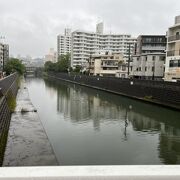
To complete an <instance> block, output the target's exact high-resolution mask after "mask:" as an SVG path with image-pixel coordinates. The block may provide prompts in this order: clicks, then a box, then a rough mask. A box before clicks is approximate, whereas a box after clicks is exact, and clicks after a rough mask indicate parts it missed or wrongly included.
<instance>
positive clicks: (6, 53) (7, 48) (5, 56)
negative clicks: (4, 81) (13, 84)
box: [3, 44, 9, 65]
mask: <svg viewBox="0 0 180 180" xmlns="http://www.w3.org/2000/svg"><path fill="white" fill-rule="evenodd" d="M3 55H4V65H6V63H7V62H8V60H9V45H8V44H4V54H3Z"/></svg>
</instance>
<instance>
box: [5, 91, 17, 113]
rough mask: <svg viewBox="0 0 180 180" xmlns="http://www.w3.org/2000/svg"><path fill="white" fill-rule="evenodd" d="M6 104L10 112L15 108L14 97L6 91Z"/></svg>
mask: <svg viewBox="0 0 180 180" xmlns="http://www.w3.org/2000/svg"><path fill="white" fill-rule="evenodd" d="M7 104H8V107H9V109H10V111H11V113H13V112H14V110H15V108H16V98H15V97H14V96H13V95H12V93H11V92H8V94H7Z"/></svg>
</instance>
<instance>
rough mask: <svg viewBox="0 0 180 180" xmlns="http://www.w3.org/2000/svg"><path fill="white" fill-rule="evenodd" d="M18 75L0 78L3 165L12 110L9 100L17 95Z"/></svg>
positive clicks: (0, 123)
mask: <svg viewBox="0 0 180 180" xmlns="http://www.w3.org/2000/svg"><path fill="white" fill-rule="evenodd" d="M17 80H18V75H17V74H16V73H14V74H12V75H10V76H8V77H6V78H4V79H2V80H0V166H2V162H3V157H4V151H5V147H6V142H7V136H8V131H9V124H10V120H11V111H10V108H9V106H8V101H10V100H11V99H12V98H15V97H16V94H17V91H18V83H17Z"/></svg>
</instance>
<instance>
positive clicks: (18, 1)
mask: <svg viewBox="0 0 180 180" xmlns="http://www.w3.org/2000/svg"><path fill="white" fill-rule="evenodd" d="M176 15H180V0H0V36H5V37H6V40H5V41H6V42H7V43H9V45H10V54H13V55H15V56H16V55H17V54H21V55H23V56H26V55H31V56H32V57H38V56H39V57H42V56H44V55H45V54H47V53H48V51H49V48H51V47H54V48H56V36H57V35H58V34H62V33H63V32H64V28H66V27H70V28H71V29H72V30H76V29H83V30H88V31H95V26H96V23H97V22H98V20H103V21H104V24H105V32H110V31H111V32H112V33H113V32H114V33H129V34H131V35H132V36H134V37H136V36H138V35H140V34H165V33H166V31H167V29H168V27H169V26H171V25H173V24H174V17H175V16H176Z"/></svg>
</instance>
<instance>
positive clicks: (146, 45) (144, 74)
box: [130, 35, 167, 80]
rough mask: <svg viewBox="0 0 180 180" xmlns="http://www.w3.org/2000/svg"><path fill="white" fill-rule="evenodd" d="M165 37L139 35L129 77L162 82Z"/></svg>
mask: <svg viewBox="0 0 180 180" xmlns="http://www.w3.org/2000/svg"><path fill="white" fill-rule="evenodd" d="M166 44H167V43H166V36H165V35H140V36H139V37H138V38H137V43H136V44H135V48H134V55H133V56H132V58H131V59H132V62H131V63H130V76H131V77H133V78H138V79H151V80H154V79H156V80H162V78H163V77H164V63H165V57H166V55H165V54H166V53H165V50H166Z"/></svg>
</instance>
